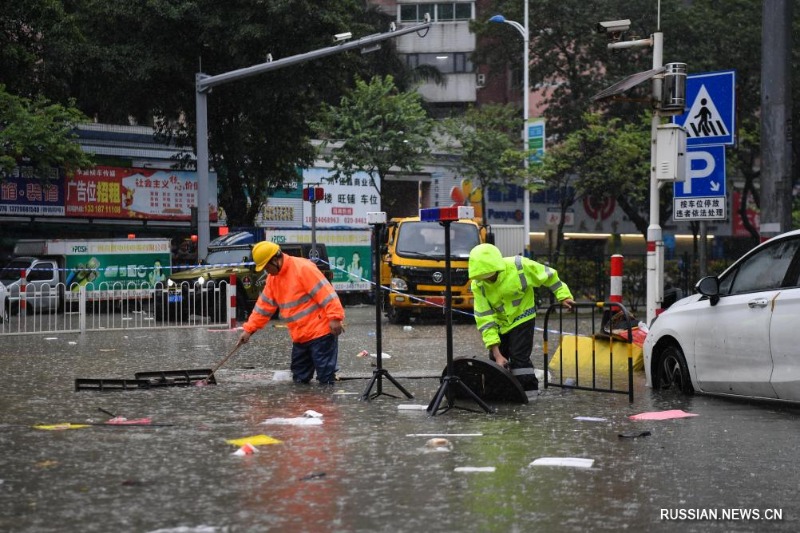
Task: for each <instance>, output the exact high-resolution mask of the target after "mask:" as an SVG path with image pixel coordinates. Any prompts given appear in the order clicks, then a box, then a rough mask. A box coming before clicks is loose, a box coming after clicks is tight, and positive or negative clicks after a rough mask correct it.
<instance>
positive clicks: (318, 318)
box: [239, 241, 344, 384]
mask: <svg viewBox="0 0 800 533" xmlns="http://www.w3.org/2000/svg"><path fill="white" fill-rule="evenodd" d="M253 261H254V262H255V264H256V270H257V271H259V272H260V271H261V270H264V269H265V268H266V270H267V273H268V274H269V276H267V282H266V283H265V285H264V290H263V291H262V292H261V296H259V298H258V300H257V301H256V304H255V306H254V307H253V312H252V313H250V317H249V318H248V319H247V322H245V324H244V325H243V326H242V328H243V329H244V331H243V332H242V335H241V336H240V337H239V342H240V343H242V344H244V343H246V342H247V341H249V340H250V336H251V335H252V334H253V333H255V332H256V331H258V330H259V329H261V328H263V327H264V326H265V325H266V324H267V322H269V321H270V319H271V318H272V316H273V314H274V313H275V312H276V311H280V317H281V318H282V319H284V320H285V321H286V323H287V326H288V328H289V335H291V337H292V364H291V370H292V378H293V379H294V381H295V382H296V383H308V382H310V381H311V378H312V377H313V376H314V372H315V371H316V373H317V380H318V381H319V382H320V383H322V384H332V383H333V382H334V380H335V379H336V371H337V370H338V368H337V361H338V357H339V343H338V336H339V335H341V334H342V332H343V331H344V327H343V325H342V322H343V321H344V307H342V302H341V301H340V300H339V296H338V295H337V294H336V291H335V290H334V289H333V286H332V285H331V284H330V282H328V280H327V279H325V276H324V275H323V274H322V272H320V270H319V269H318V268H317V266H316V265H315V264H314V263H312V262H311V261H309V260H308V259H305V258H302V257H292V256H290V255H285V254H284V253H283V252H281V249H280V246H278V245H277V244H275V243H273V242H267V241H263V242H259V243H258V244H256V245H255V246H253Z"/></svg>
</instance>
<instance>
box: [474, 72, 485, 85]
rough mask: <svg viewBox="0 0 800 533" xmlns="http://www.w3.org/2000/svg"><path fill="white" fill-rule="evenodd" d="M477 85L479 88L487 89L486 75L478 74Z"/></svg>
mask: <svg viewBox="0 0 800 533" xmlns="http://www.w3.org/2000/svg"><path fill="white" fill-rule="evenodd" d="M475 85H477V86H478V87H485V86H486V74H478V75H477V76H475Z"/></svg>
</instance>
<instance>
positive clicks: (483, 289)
mask: <svg viewBox="0 0 800 533" xmlns="http://www.w3.org/2000/svg"><path fill="white" fill-rule="evenodd" d="M469 277H470V279H471V280H472V295H473V296H474V298H475V323H476V324H477V326H478V331H479V332H480V334H481V336H482V337H483V343H484V344H485V345H486V348H487V349H488V350H489V358H490V359H491V360H492V361H495V362H496V363H497V364H499V365H501V366H504V367H506V368H508V369H509V370H510V371H511V373H512V374H513V375H514V377H516V378H517V380H518V381H519V382H520V385H522V388H523V389H524V390H526V391H527V390H537V389H538V388H539V380H538V379H537V378H536V374H534V370H533V362H532V361H531V352H532V351H533V333H534V324H535V318H536V297H535V296H534V293H533V291H534V289H538V288H539V287H547V288H548V289H549V290H550V291H552V292H553V294H555V296H556V298H557V299H558V301H560V302H561V303H562V305H564V307H566V308H567V309H572V307H573V305H574V304H575V301H574V300H573V298H572V293H571V292H570V290H569V287H567V285H566V284H565V283H564V282H562V281H561V280H560V279H558V273H557V272H556V271H555V270H553V269H552V268H550V267H549V266H547V265H543V264H541V263H537V262H536V261H533V260H531V259H527V258H525V257H522V256H520V255H518V256H515V257H503V254H502V253H501V252H500V250H499V249H498V248H497V247H496V246H494V245H492V244H479V245H478V246H476V247H474V248H473V249H472V250H471V251H470V253H469Z"/></svg>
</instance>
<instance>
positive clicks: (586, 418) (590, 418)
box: [573, 416, 608, 422]
mask: <svg viewBox="0 0 800 533" xmlns="http://www.w3.org/2000/svg"><path fill="white" fill-rule="evenodd" d="M573 420H580V421H582V422H607V421H608V420H607V419H605V418H600V417H597V416H576V417H575V418H574V419H573Z"/></svg>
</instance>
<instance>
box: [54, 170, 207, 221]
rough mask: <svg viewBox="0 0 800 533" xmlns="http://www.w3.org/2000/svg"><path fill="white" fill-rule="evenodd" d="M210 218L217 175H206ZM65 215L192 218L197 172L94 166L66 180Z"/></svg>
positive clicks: (161, 218)
mask: <svg viewBox="0 0 800 533" xmlns="http://www.w3.org/2000/svg"><path fill="white" fill-rule="evenodd" d="M209 180H210V182H211V183H210V187H209V202H208V203H209V206H208V208H209V220H211V221H212V222H215V221H216V220H217V193H216V191H217V186H216V181H217V179H216V175H215V174H213V173H210V174H209ZM65 189H66V190H65V202H64V203H65V207H66V215H67V216H68V217H86V218H125V219H146V220H181V221H189V220H191V218H192V217H191V208H192V207H197V173H196V172H188V171H181V170H159V169H149V168H120V167H102V166H99V167H95V168H92V169H86V170H80V171H78V172H76V173H75V176H74V177H73V178H72V179H70V180H67V182H66V186H65Z"/></svg>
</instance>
